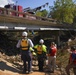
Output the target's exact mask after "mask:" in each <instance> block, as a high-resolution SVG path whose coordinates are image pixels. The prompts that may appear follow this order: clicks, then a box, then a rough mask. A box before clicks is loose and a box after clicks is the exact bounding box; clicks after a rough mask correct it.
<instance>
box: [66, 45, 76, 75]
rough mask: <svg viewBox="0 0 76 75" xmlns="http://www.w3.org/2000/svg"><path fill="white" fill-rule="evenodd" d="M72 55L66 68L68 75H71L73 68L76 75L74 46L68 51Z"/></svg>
mask: <svg viewBox="0 0 76 75" xmlns="http://www.w3.org/2000/svg"><path fill="white" fill-rule="evenodd" d="M68 52H69V53H70V57H69V63H68V65H67V66H66V68H65V70H66V73H67V75H70V69H71V68H73V71H74V75H76V47H75V46H72V47H71V49H68Z"/></svg>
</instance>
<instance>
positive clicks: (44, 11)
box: [36, 9, 48, 17]
mask: <svg viewBox="0 0 76 75" xmlns="http://www.w3.org/2000/svg"><path fill="white" fill-rule="evenodd" d="M47 14H48V11H47V10H46V9H44V10H42V11H38V12H36V15H37V16H40V17H46V16H47Z"/></svg>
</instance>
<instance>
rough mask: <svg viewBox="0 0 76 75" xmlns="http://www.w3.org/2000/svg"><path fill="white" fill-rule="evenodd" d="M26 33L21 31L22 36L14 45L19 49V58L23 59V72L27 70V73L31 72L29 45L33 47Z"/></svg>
mask: <svg viewBox="0 0 76 75" xmlns="http://www.w3.org/2000/svg"><path fill="white" fill-rule="evenodd" d="M27 35H28V33H27V32H25V31H24V32H23V33H22V38H21V39H20V40H19V41H18V43H17V45H16V47H17V48H20V49H21V59H22V60H23V66H24V69H23V73H26V71H27V70H28V73H30V72H31V69H32V63H31V61H32V57H31V51H30V47H33V46H34V45H33V42H32V41H31V39H29V38H27ZM26 62H28V68H27V63H26Z"/></svg>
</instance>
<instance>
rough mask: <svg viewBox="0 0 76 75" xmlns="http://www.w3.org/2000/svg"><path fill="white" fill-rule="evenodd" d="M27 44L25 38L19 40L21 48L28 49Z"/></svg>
mask: <svg viewBox="0 0 76 75" xmlns="http://www.w3.org/2000/svg"><path fill="white" fill-rule="evenodd" d="M28 48H29V44H28V40H27V39H22V40H21V49H22V50H28Z"/></svg>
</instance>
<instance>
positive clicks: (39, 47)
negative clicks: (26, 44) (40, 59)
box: [37, 45, 43, 54]
mask: <svg viewBox="0 0 76 75" xmlns="http://www.w3.org/2000/svg"><path fill="white" fill-rule="evenodd" d="M42 51H43V50H42V45H38V47H37V54H42Z"/></svg>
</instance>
